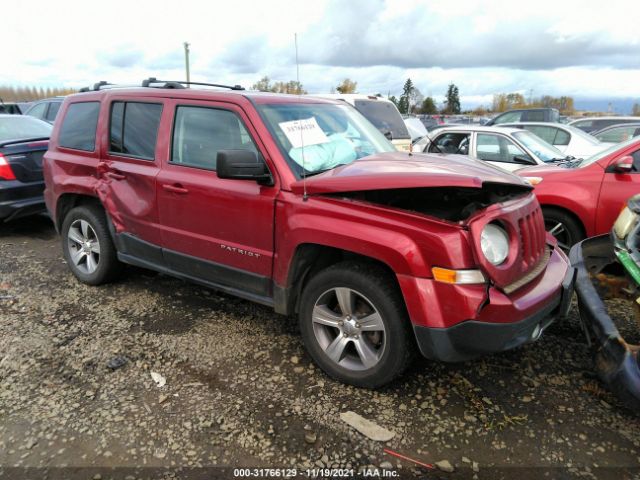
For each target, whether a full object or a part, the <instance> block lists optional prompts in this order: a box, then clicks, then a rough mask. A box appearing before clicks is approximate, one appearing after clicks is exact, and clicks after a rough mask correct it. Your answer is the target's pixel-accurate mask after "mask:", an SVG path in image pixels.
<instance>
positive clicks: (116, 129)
mask: <svg viewBox="0 0 640 480" xmlns="http://www.w3.org/2000/svg"><path fill="white" fill-rule="evenodd" d="M161 115H162V104H159V103H139V102H113V104H112V105H111V126H110V128H109V132H110V133H109V152H111V153H116V154H123V155H131V156H133V157H136V158H143V159H145V160H153V159H154V153H155V149H156V139H157V137H158V126H159V125H160V116H161Z"/></svg>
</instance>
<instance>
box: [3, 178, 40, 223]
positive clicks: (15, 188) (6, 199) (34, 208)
mask: <svg viewBox="0 0 640 480" xmlns="http://www.w3.org/2000/svg"><path fill="white" fill-rule="evenodd" d="M43 191H44V182H30V183H23V182H20V181H17V180H11V181H2V182H0V221H9V220H13V219H15V218H20V217H25V216H27V215H34V214H37V213H42V212H45V211H46V208H45V204H44V197H43Z"/></svg>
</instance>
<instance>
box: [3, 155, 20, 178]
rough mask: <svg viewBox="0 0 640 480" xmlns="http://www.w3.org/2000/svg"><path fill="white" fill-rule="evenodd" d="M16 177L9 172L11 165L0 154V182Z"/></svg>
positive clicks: (11, 171)
mask: <svg viewBox="0 0 640 480" xmlns="http://www.w3.org/2000/svg"><path fill="white" fill-rule="evenodd" d="M15 179H16V176H15V175H14V174H13V170H11V165H9V162H7V159H6V158H5V156H4V155H2V154H1V153H0V180H15Z"/></svg>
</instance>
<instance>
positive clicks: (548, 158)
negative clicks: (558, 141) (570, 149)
mask: <svg viewBox="0 0 640 480" xmlns="http://www.w3.org/2000/svg"><path fill="white" fill-rule="evenodd" d="M513 136H514V138H517V139H518V140H519V141H520V143H522V144H523V145H524V146H525V147H527V148H528V149H529V150H530V151H531V152H533V154H534V155H535V156H536V157H538V158H539V159H540V160H542V161H543V162H553V161H557V160H562V159H564V158H565V157H566V155H565V154H564V153H562V152H561V151H560V150H558V149H557V148H556V147H554V146H553V145H549V144H548V143H547V142H545V141H544V140H542V139H541V138H540V137H538V136H537V135H535V134H533V133H531V132H528V131H522V132H515V133H514V134H513Z"/></svg>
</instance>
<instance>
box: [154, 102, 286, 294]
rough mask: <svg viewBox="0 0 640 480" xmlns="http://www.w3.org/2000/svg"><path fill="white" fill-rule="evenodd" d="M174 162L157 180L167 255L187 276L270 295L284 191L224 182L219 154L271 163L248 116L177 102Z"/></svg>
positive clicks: (229, 107)
mask: <svg viewBox="0 0 640 480" xmlns="http://www.w3.org/2000/svg"><path fill="white" fill-rule="evenodd" d="M169 108H170V109H171V111H172V112H173V117H174V118H173V131H172V136H171V137H172V138H171V147H170V149H169V157H168V158H167V159H166V161H165V162H163V165H162V171H161V172H160V174H159V175H158V190H157V191H158V208H159V215H160V224H161V228H162V244H163V247H164V250H163V254H164V258H165V259H166V262H167V264H168V266H169V267H170V268H171V269H173V270H175V271H177V272H180V273H182V274H185V275H187V276H190V277H195V278H197V279H202V280H206V281H208V282H211V283H214V284H216V285H221V286H225V287H230V288H232V289H235V290H240V291H242V292H245V293H249V294H252V295H256V296H258V297H262V298H264V297H269V296H271V282H270V278H271V268H272V258H273V251H274V243H273V233H274V231H273V228H274V214H275V197H276V194H277V188H276V187H274V186H266V185H260V184H258V183H257V182H255V181H248V180H229V179H226V180H225V179H220V178H218V176H217V175H216V156H217V152H218V151H219V150H228V149H247V150H251V151H253V152H256V153H257V154H258V155H259V156H261V157H263V158H266V150H265V149H264V146H263V145H262V144H261V142H259V140H258V136H257V135H256V132H255V129H254V128H253V126H252V124H251V122H250V121H249V118H248V116H247V115H246V114H245V112H244V111H243V110H242V109H241V108H240V107H238V106H237V105H235V104H232V103H226V102H198V101H185V100H180V101H178V100H176V101H174V102H172V103H171V105H170V107H169Z"/></svg>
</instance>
